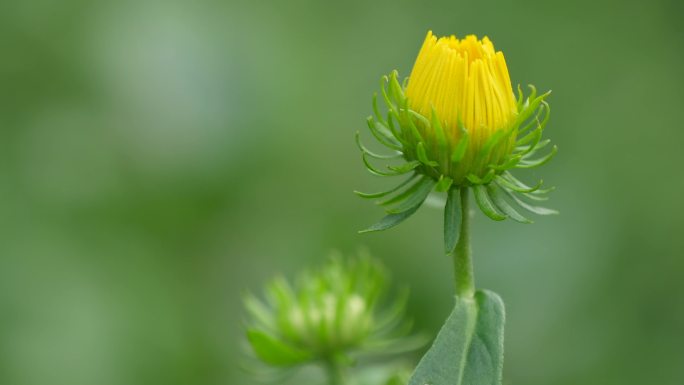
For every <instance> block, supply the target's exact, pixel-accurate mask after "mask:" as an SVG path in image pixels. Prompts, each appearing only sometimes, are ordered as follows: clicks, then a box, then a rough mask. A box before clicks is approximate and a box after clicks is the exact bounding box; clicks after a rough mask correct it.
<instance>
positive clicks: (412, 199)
mask: <svg viewBox="0 0 684 385" xmlns="http://www.w3.org/2000/svg"><path fill="white" fill-rule="evenodd" d="M436 183H437V182H435V181H434V180H433V179H432V178H428V177H425V178H423V179H422V180H420V181H419V182H418V183H417V187H416V190H415V192H414V193H413V194H411V195H410V196H408V197H407V198H406V200H404V201H403V202H401V203H399V204H398V205H397V206H395V207H392V208H390V209H387V210H385V211H387V213H389V214H399V213H403V212H404V211H409V210H413V209H414V208H415V207H416V206H420V205H421V204H423V202H424V201H425V199H426V198H427V196H428V195H430V192H431V191H432V189H433V188H434V187H435V184H436Z"/></svg>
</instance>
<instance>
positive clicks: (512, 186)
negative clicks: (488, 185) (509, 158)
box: [496, 172, 544, 193]
mask: <svg viewBox="0 0 684 385" xmlns="http://www.w3.org/2000/svg"><path fill="white" fill-rule="evenodd" d="M496 181H497V182H498V183H500V184H501V185H503V187H505V188H507V189H509V190H513V191H516V192H520V193H531V192H533V191H536V190H538V189H539V188H540V187H541V185H542V184H543V183H544V181H543V180H540V181H539V182H538V183H537V184H536V185H534V186H532V187H530V186H528V185H526V184H524V183H523V182H521V181H519V180H518V179H516V178H515V177H514V176H513V175H511V174H510V173H508V172H506V173H504V174H502V175H497V176H496Z"/></svg>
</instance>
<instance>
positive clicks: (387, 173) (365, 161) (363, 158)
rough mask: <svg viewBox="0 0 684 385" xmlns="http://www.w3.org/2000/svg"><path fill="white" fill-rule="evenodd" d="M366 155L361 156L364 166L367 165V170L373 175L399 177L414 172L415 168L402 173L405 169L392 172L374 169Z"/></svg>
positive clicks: (392, 170)
mask: <svg viewBox="0 0 684 385" xmlns="http://www.w3.org/2000/svg"><path fill="white" fill-rule="evenodd" d="M367 155H368V154H366V153H362V154H361V158H362V160H363V164H364V165H366V169H367V170H368V171H369V172H370V173H371V174H373V175H377V176H398V175H402V174H406V173H407V172H409V171H411V170H413V168H415V167H413V168H411V169H408V170H406V171H402V170H403V169H390V170H391V171H380V170H378V169H377V168H375V167H373V165H372V164H371V163H370V162H369V161H368V158H367Z"/></svg>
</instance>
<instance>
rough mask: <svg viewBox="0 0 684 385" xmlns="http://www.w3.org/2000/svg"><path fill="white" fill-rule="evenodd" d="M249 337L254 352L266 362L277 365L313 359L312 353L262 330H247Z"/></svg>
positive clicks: (293, 363)
mask: <svg viewBox="0 0 684 385" xmlns="http://www.w3.org/2000/svg"><path fill="white" fill-rule="evenodd" d="M247 339H248V340H249V343H250V344H251V345H252V348H253V349H254V353H255V354H256V355H257V356H258V357H259V358H260V359H261V360H262V361H264V362H266V363H269V364H271V365H276V366H290V365H295V364H298V363H301V362H305V361H308V360H310V359H311V354H310V353H309V352H306V351H304V350H301V349H297V348H295V347H294V346H290V345H288V344H286V343H284V342H283V341H281V340H279V339H277V338H275V337H273V336H271V335H268V334H266V333H264V332H262V331H260V330H255V329H250V330H247Z"/></svg>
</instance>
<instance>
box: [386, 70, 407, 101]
mask: <svg viewBox="0 0 684 385" xmlns="http://www.w3.org/2000/svg"><path fill="white" fill-rule="evenodd" d="M397 76H399V73H398V72H397V70H394V71H392V72H391V73H390V77H389V82H388V83H389V91H390V95H391V96H392V97H393V98H394V100H396V101H397V102H398V103H399V104H400V105H401V104H403V103H404V100H405V99H406V96H404V91H402V89H401V84H399V81H398V80H397Z"/></svg>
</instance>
